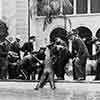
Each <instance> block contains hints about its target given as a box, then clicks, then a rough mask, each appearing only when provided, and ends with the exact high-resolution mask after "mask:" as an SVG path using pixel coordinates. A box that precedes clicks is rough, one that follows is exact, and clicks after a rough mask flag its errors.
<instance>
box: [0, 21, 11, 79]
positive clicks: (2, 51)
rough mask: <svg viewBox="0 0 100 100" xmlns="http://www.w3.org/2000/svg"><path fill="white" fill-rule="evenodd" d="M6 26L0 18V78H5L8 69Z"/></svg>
mask: <svg viewBox="0 0 100 100" xmlns="http://www.w3.org/2000/svg"><path fill="white" fill-rule="evenodd" d="M7 35H8V27H7V25H6V23H4V22H3V21H1V20H0V79H6V77H7V70H8V50H9V49H8V46H7V41H6V37H7Z"/></svg>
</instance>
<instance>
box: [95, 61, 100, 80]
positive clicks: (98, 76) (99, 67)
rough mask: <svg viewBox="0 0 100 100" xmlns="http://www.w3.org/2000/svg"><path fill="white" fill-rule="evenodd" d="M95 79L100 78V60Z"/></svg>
mask: <svg viewBox="0 0 100 100" xmlns="http://www.w3.org/2000/svg"><path fill="white" fill-rule="evenodd" d="M95 80H100V61H98V62H97V67H96V76H95Z"/></svg>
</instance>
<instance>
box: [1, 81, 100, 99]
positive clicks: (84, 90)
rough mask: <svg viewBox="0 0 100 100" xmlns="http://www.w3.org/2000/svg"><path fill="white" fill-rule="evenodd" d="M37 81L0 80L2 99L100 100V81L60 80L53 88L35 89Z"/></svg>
mask: <svg viewBox="0 0 100 100" xmlns="http://www.w3.org/2000/svg"><path fill="white" fill-rule="evenodd" d="M36 84H37V83H36V82H11V81H10V82H2V81H1V82H0V100H100V82H99V81H98V82H93V83H92V82H90V83H89V82H88V81H85V82H80V81H79V82H78V81H77V82H74V81H72V82H71V81H68V82H67V81H58V82H56V89H55V90H51V89H50V86H49V84H48V83H47V84H46V85H45V87H44V88H42V89H39V90H38V91H36V90H34V87H35V86H36Z"/></svg>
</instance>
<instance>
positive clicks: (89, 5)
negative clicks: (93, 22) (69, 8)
mask: <svg viewBox="0 0 100 100" xmlns="http://www.w3.org/2000/svg"><path fill="white" fill-rule="evenodd" d="M90 13H91V0H88V14H90Z"/></svg>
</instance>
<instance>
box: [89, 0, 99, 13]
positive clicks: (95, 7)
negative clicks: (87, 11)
mask: <svg viewBox="0 0 100 100" xmlns="http://www.w3.org/2000/svg"><path fill="white" fill-rule="evenodd" d="M91 13H100V0H91Z"/></svg>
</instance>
